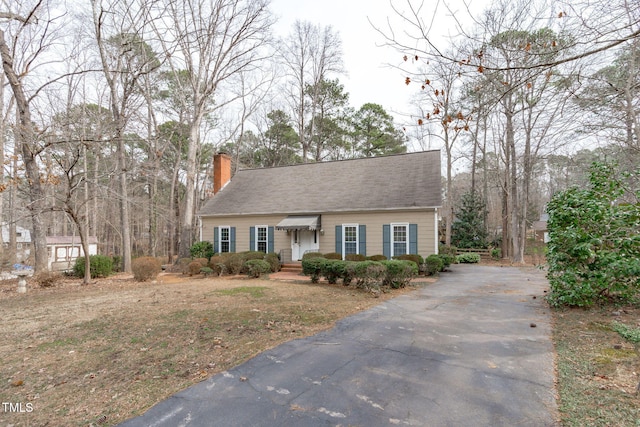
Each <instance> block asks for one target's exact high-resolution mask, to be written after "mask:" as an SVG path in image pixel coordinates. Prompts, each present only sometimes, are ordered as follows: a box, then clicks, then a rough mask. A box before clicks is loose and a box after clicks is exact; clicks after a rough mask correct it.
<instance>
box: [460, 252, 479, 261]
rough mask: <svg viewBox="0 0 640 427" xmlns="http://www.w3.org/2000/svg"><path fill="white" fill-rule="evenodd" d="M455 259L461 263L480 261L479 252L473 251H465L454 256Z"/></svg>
mask: <svg viewBox="0 0 640 427" xmlns="http://www.w3.org/2000/svg"><path fill="white" fill-rule="evenodd" d="M456 261H458V262H459V263H461V264H476V263H478V262H480V254H477V253H475V252H466V253H462V254H459V255H458V256H456Z"/></svg>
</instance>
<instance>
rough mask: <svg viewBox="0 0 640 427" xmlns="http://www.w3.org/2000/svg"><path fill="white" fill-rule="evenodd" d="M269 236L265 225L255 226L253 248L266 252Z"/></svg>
mask: <svg viewBox="0 0 640 427" xmlns="http://www.w3.org/2000/svg"><path fill="white" fill-rule="evenodd" d="M268 236H269V234H268V229H267V226H266V225H257V226H256V247H255V248H254V249H255V250H256V251H260V252H267V248H268V247H269V237H268Z"/></svg>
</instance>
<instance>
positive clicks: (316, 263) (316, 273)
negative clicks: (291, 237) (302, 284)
mask: <svg viewBox="0 0 640 427" xmlns="http://www.w3.org/2000/svg"><path fill="white" fill-rule="evenodd" d="M326 262H327V260H326V259H325V258H322V257H309V258H306V259H305V258H304V257H303V258H302V274H304V275H305V276H309V277H311V283H318V282H319V281H320V276H321V275H322V269H323V268H324V264H325V263H326Z"/></svg>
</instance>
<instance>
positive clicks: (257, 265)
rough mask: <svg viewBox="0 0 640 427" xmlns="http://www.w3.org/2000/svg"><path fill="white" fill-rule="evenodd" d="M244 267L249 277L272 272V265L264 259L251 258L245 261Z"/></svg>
mask: <svg viewBox="0 0 640 427" xmlns="http://www.w3.org/2000/svg"><path fill="white" fill-rule="evenodd" d="M244 269H245V270H246V271H247V275H248V276H249V277H255V278H258V277H260V276H262V275H265V274H268V273H270V272H271V265H270V264H269V263H268V262H267V261H265V260H263V259H250V260H249V261H247V262H245V263H244Z"/></svg>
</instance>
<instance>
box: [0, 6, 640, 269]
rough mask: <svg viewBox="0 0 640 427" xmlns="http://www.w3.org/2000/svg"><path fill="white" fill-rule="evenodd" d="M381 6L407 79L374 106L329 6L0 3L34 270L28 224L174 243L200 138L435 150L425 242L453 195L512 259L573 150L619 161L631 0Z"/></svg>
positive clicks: (14, 188) (577, 173) (185, 251)
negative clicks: (348, 76)
mask: <svg viewBox="0 0 640 427" xmlns="http://www.w3.org/2000/svg"><path fill="white" fill-rule="evenodd" d="M380 7H383V6H380ZM384 7H387V8H388V10H389V16H390V19H389V21H388V24H387V25H385V26H381V27H376V26H374V25H372V35H371V37H378V38H379V40H380V43H381V44H387V45H391V46H393V47H395V48H396V50H397V51H398V58H399V59H403V61H401V62H402V64H403V65H402V66H401V67H398V79H401V80H404V81H405V83H406V84H407V85H410V86H411V87H412V88H415V99H414V100H413V101H412V103H411V104H410V105H407V108H406V111H405V112H393V113H394V114H393V115H392V114H391V113H390V112H388V111H386V110H385V106H383V105H378V104H375V103H366V104H364V105H362V106H352V105H350V103H349V94H348V93H347V92H346V91H345V88H344V86H343V85H342V84H341V82H340V77H341V76H343V75H344V73H346V72H348V70H345V69H344V65H343V57H344V55H349V52H343V50H342V46H341V39H340V34H338V33H337V32H336V31H335V30H333V29H332V27H331V26H330V25H328V24H330V23H310V22H301V21H299V22H296V23H295V24H294V25H293V27H292V28H291V31H290V33H289V35H288V36H287V37H285V38H283V39H277V38H275V37H273V36H272V31H271V30H272V27H273V25H274V24H275V22H276V21H275V17H274V16H273V15H272V13H271V12H270V10H269V1H268V0H211V1H198V0H180V1H174V0H153V1H152V0H137V1H135V2H134V1H120V0H111V1H107V0H104V1H101V0H78V1H75V2H69V1H67V2H63V1H59V0H16V1H12V2H2V3H1V4H0V54H1V57H2V63H3V73H2V74H0V112H1V113H2V116H1V121H0V149H1V150H2V152H0V156H1V157H2V158H3V159H4V168H3V169H2V175H1V176H0V190H2V191H1V193H0V196H1V197H2V203H0V209H1V212H0V218H2V220H3V222H4V223H6V224H8V225H9V226H10V227H12V228H13V227H15V226H17V225H19V226H23V227H25V228H28V229H30V230H31V232H32V238H33V240H34V243H35V254H34V259H33V263H34V265H35V267H36V270H41V269H43V266H44V268H46V247H45V245H44V237H45V236H47V235H71V234H73V235H77V236H78V237H79V238H81V239H83V240H86V237H88V236H97V238H98V241H99V243H100V246H99V248H100V249H99V251H100V253H102V254H105V255H117V256H119V257H121V259H122V260H123V268H124V269H125V270H126V271H129V270H130V265H131V258H132V257H135V256H140V255H151V256H162V257H167V258H168V259H173V257H174V256H176V255H179V256H181V257H186V256H188V255H189V247H190V246H191V245H192V244H193V243H194V242H195V241H197V239H198V223H197V218H196V216H195V213H196V212H197V211H198V209H199V207H200V205H201V204H202V203H203V201H204V200H205V199H206V198H207V197H208V196H209V195H210V189H211V179H210V176H211V173H212V171H211V167H212V156H213V154H214V153H215V152H218V151H225V152H227V153H229V154H230V155H232V157H233V159H234V162H233V164H234V168H238V167H271V166H280V165H289V164H295V163H301V162H316V161H328V160H340V159H347V158H355V157H364V156H377V155H385V154H394V153H401V152H404V151H407V150H409V151H412V150H420V149H438V148H439V149H442V153H443V160H444V161H443V164H444V166H445V167H444V169H443V195H444V206H443V209H442V210H441V215H442V228H443V237H442V239H443V241H444V242H445V243H446V244H451V243H452V230H453V236H454V241H453V243H455V221H454V213H455V212H456V211H457V210H459V209H460V208H461V200H463V196H464V198H465V199H466V200H475V201H476V202H477V203H475V202H474V203H472V204H471V205H470V206H476V207H475V208H474V209H476V210H477V217H479V218H481V220H482V221H481V227H482V228H483V230H484V232H485V234H486V240H487V242H489V243H490V242H493V244H494V245H497V246H500V247H501V248H502V254H503V256H505V257H509V258H511V259H512V260H513V261H515V262H520V261H522V260H523V256H524V250H525V246H526V242H527V237H528V231H529V230H530V229H531V224H532V222H533V221H535V220H537V219H538V218H539V217H540V215H541V214H542V213H543V212H544V206H545V204H546V202H547V201H548V200H549V198H550V196H551V195H552V194H553V193H555V192H557V191H559V190H562V189H565V188H567V187H569V186H572V185H581V184H582V183H583V182H585V178H586V175H585V173H586V172H587V169H588V167H589V165H590V164H591V162H592V161H594V160H596V159H607V160H613V161H616V162H617V163H618V165H619V168H620V170H621V171H623V170H630V169H633V168H635V167H637V165H638V163H639V162H638V160H639V158H640V157H639V154H640V122H639V121H640V71H639V69H640V4H639V3H637V2H629V1H624V0H613V1H611V2H607V3H606V4H603V3H602V2H600V1H598V2H597V1H594V0H566V1H548V2H547V1H545V0H532V1H516V2H513V1H504V0H494V1H492V2H490V3H487V9H486V10H485V11H484V12H483V13H482V14H479V15H477V14H476V15H471V12H470V11H469V10H467V9H465V7H460V5H458V7H457V8H456V9H453V8H452V9H450V10H449V12H450V13H449V15H450V16H451V26H450V29H449V37H448V38H443V37H442V34H432V33H431V32H432V31H431V28H430V27H431V25H432V23H431V19H432V15H433V12H432V10H431V9H429V8H427V4H426V3H425V4H422V3H420V2H416V1H406V0H405V1H391V2H390V3H389V4H388V5H384ZM429 7H439V8H447V7H448V6H447V4H446V3H443V2H437V4H436V5H435V6H434V5H430V6H429ZM392 18H393V19H392ZM462 22H465V23H464V25H463V24H462ZM469 22H471V23H472V24H468V23H469ZM385 83H386V82H380V84H381V85H383V84H385ZM375 90H376V88H375V87H372V88H371V91H375ZM278 191H283V189H276V188H274V189H273V196H274V197H277V194H278ZM372 191H375V189H372ZM635 202H636V203H637V201H635ZM10 235H11V236H15V233H10ZM483 239H484V237H483ZM6 243H7V245H5V246H4V247H3V253H2V258H3V261H4V262H9V263H11V262H12V261H13V260H12V257H14V256H15V248H16V241H15V238H14V237H11V238H10V241H9V242H6ZM483 243H484V242H483Z"/></svg>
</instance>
